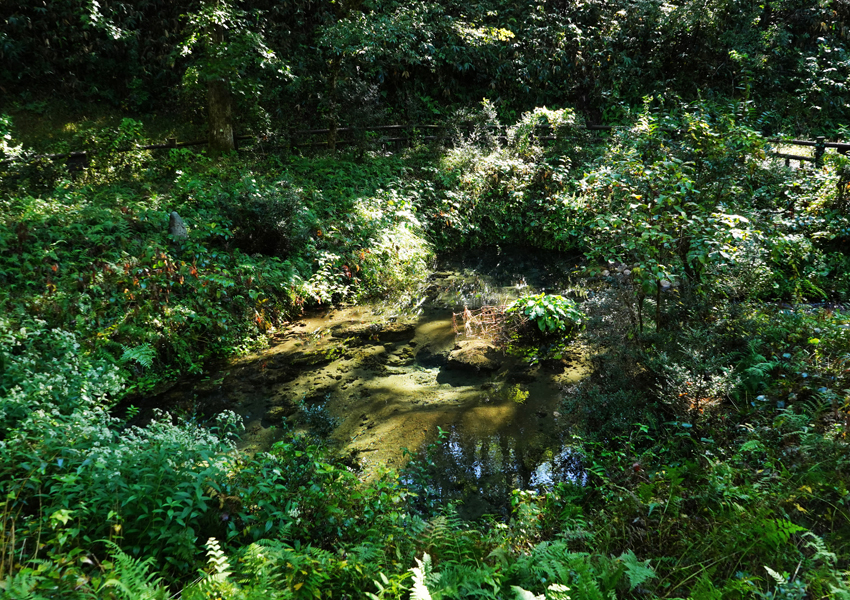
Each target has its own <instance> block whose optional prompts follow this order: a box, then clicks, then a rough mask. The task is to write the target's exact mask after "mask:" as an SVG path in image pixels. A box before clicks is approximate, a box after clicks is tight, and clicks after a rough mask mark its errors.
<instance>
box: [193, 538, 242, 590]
mask: <svg viewBox="0 0 850 600" xmlns="http://www.w3.org/2000/svg"><path fill="white" fill-rule="evenodd" d="M206 547H207V564H208V565H209V566H210V568H211V570H212V572H211V573H208V574H207V575H206V576H205V577H204V578H203V579H201V580H200V581H198V582H197V583H196V584H194V585H192V586H190V587H189V588H187V589H186V590H184V593H183V597H184V598H187V599H191V598H195V597H197V598H207V597H211V596H214V595H215V594H219V595H222V596H227V595H228V594H227V593H226V591H229V592H231V593H232V591H233V588H234V587H235V586H233V585H231V584H230V582H229V579H230V576H231V575H232V573H231V571H230V562H229V561H228V560H227V555H226V554H225V553H224V551H223V550H222V549H221V546H220V545H219V543H218V540H216V539H215V538H210V539H209V540H207V543H206Z"/></svg>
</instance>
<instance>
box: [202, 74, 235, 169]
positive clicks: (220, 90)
mask: <svg viewBox="0 0 850 600" xmlns="http://www.w3.org/2000/svg"><path fill="white" fill-rule="evenodd" d="M207 111H208V115H209V126H210V133H209V149H210V153H211V154H214V155H215V154H219V153H221V152H231V151H233V150H236V141H235V139H234V137H233V114H232V113H233V109H232V100H231V98H230V90H229V89H228V85H227V82H226V81H224V80H222V79H218V80H213V81H209V82H208V83H207Z"/></svg>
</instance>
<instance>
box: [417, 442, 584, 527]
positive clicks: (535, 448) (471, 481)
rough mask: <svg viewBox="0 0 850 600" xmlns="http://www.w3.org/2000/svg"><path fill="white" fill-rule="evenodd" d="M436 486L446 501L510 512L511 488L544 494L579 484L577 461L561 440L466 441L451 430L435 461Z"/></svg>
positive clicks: (435, 454) (437, 449)
mask: <svg viewBox="0 0 850 600" xmlns="http://www.w3.org/2000/svg"><path fill="white" fill-rule="evenodd" d="M433 462H434V469H435V473H434V480H433V481H434V484H435V486H436V487H437V489H438V490H439V496H440V497H441V498H442V500H443V501H444V502H448V501H452V500H460V501H461V502H464V503H466V502H469V501H470V500H473V499H475V500H476V502H481V501H484V502H486V503H487V504H489V505H490V507H492V512H499V513H501V514H503V515H507V514H509V513H510V497H511V492H512V491H513V490H515V489H544V488H546V487H548V486H550V485H552V484H553V483H556V482H558V481H579V482H580V481H582V477H581V476H580V475H579V473H580V465H579V464H578V460H577V459H576V457H575V456H574V454H572V453H571V452H570V449H569V448H568V447H567V448H565V447H564V446H563V445H562V444H560V443H559V440H551V439H545V438H542V437H540V436H536V437H533V436H528V435H526V433H525V432H524V431H522V430H520V431H518V432H513V431H512V432H499V433H496V434H494V435H490V436H486V437H482V438H477V439H465V438H464V437H463V436H461V435H460V434H459V433H458V431H457V430H455V429H453V430H452V431H451V433H450V434H449V437H448V439H447V440H446V441H445V442H444V443H443V444H441V445H440V446H439V447H437V448H436V450H435V452H434V456H433Z"/></svg>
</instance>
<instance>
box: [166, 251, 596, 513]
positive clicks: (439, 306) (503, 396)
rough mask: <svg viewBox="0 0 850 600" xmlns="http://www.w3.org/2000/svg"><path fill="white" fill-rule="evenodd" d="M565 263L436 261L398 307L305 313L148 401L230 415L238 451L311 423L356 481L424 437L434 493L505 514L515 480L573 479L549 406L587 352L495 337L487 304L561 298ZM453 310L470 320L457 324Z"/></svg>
mask: <svg viewBox="0 0 850 600" xmlns="http://www.w3.org/2000/svg"><path fill="white" fill-rule="evenodd" d="M574 268H575V261H574V259H573V258H571V257H569V256H566V255H560V254H546V255H544V254H542V253H540V252H538V251H534V252H528V251H523V250H518V249H510V250H504V249H492V250H489V249H488V250H487V251H486V252H478V253H476V254H471V253H467V254H464V255H456V256H448V257H444V258H443V259H441V260H440V261H439V262H438V264H437V265H436V268H435V270H434V272H433V273H432V274H431V275H430V277H429V278H428V280H427V281H426V282H424V283H423V285H422V286H421V289H419V290H418V291H417V293H416V294H414V297H413V299H412V300H411V301H408V302H406V303H405V305H406V306H400V305H399V304H394V303H390V302H387V303H383V304H373V305H364V306H352V307H329V308H328V309H326V310H323V311H317V312H313V313H311V314H309V315H307V316H304V317H303V318H301V319H299V320H297V321H295V322H293V323H291V324H290V325H289V326H288V327H287V328H286V329H285V330H283V331H281V332H279V333H278V334H277V335H275V337H274V339H273V340H272V343H271V345H270V347H269V348H268V349H266V350H264V351H262V352H259V353H256V354H252V355H249V356H243V357H239V358H237V359H233V360H230V361H227V362H226V363H225V364H223V365H222V366H221V367H220V368H219V369H217V370H215V371H214V372H213V374H212V375H210V376H209V377H208V378H206V379H205V380H204V381H200V382H198V381H194V382H192V381H184V382H181V383H180V384H178V385H176V386H175V387H173V388H172V389H170V390H169V391H168V392H166V393H164V394H162V395H161V396H160V397H158V398H155V399H152V402H153V405H155V406H166V407H168V406H171V407H173V406H183V407H184V408H187V407H188V409H189V410H195V411H196V412H200V413H203V414H207V415H208V414H210V413H214V412H217V411H222V410H233V411H234V412H236V413H237V414H240V415H241V416H242V417H243V419H244V422H245V426H246V433H245V436H244V438H243V440H242V442H241V447H242V448H243V449H245V450H248V451H258V450H262V449H265V448H268V447H270V445H271V444H272V443H274V441H275V440H276V439H277V438H278V437H279V436H280V435H281V433H282V431H283V430H284V429H287V428H288V429H291V428H296V429H302V430H305V431H306V430H312V432H313V433H314V434H317V435H321V436H324V437H328V438H330V439H331V440H332V441H333V442H334V443H335V444H336V445H337V447H339V448H340V449H341V450H342V451H343V452H344V453H346V454H348V455H350V456H351V457H352V458H353V459H354V460H355V461H356V462H357V463H358V464H359V465H360V466H361V468H362V469H363V473H364V477H366V478H369V477H371V476H373V475H374V474H375V473H376V472H377V471H378V470H379V469H380V468H381V467H382V466H384V465H385V466H388V467H391V468H395V469H399V468H401V467H403V466H404V464H405V462H406V461H407V459H408V458H409V454H407V453H406V452H405V450H408V451H409V452H410V453H413V454H416V453H417V452H421V451H422V450H423V449H425V448H426V447H427V446H428V445H429V444H431V445H432V448H431V453H430V460H431V461H432V463H433V465H434V468H433V472H434V479H433V481H432V485H433V486H434V487H435V488H436V489H437V490H438V493H439V495H440V497H441V498H442V499H444V500H446V501H448V500H457V501H459V503H460V508H459V512H460V513H461V514H462V515H463V516H465V517H468V518H475V517H477V516H480V515H482V514H485V513H505V512H506V511H507V510H508V504H509V499H510V493H511V490H513V489H527V488H542V487H545V486H547V485H550V484H551V483H552V482H554V481H558V480H564V479H573V480H575V479H576V478H577V477H580V475H578V474H577V473H579V471H578V469H577V466H576V465H575V461H574V460H573V457H572V456H571V454H570V450H569V446H568V445H566V444H565V442H564V439H565V436H566V435H567V433H568V432H566V431H565V429H566V426H565V424H564V420H563V418H561V415H560V414H559V412H558V407H559V404H560V402H561V400H562V397H563V395H564V389H565V388H567V387H569V386H571V385H573V384H575V383H576V382H577V381H579V380H580V379H582V378H584V377H586V376H587V375H588V374H589V361H588V360H587V356H586V352H585V351H584V350H583V348H582V347H581V346H580V345H579V344H577V343H572V344H567V345H563V344H562V345H561V347H559V348H558V352H557V353H556V354H553V353H550V354H549V355H546V354H545V353H544V354H540V352H539V348H525V349H522V348H517V347H515V346H513V345H511V344H505V342H504V339H502V341H501V342H499V340H496V339H494V336H495V334H497V333H498V327H497V326H496V324H493V323H489V322H488V321H487V318H486V317H487V316H488V314H490V313H491V312H492V311H491V310H490V309H489V308H488V307H504V306H505V305H506V304H509V303H510V302H511V301H513V300H514V299H516V298H518V297H519V296H520V295H523V294H527V293H538V292H540V291H546V292H547V293H565V292H566V291H567V289H568V288H569V286H570V277H571V273H572V272H573V269H574ZM482 308H483V310H482ZM464 310H467V311H468V312H467V324H469V321H470V319H469V317H470V316H472V317H473V319H472V321H473V323H472V324H476V322H475V321H476V319H475V317H478V321H477V324H478V325H480V327H467V328H465V327H464V318H463V313H464ZM506 349H507V350H508V351H506ZM190 405H191V406H190ZM284 425H285V426H286V427H284ZM441 432H443V433H441ZM435 442H438V443H435Z"/></svg>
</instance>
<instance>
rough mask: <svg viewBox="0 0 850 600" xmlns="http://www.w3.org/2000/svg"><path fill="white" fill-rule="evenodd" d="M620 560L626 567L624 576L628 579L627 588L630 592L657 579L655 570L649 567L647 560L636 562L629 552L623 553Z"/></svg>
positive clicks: (632, 554) (633, 554)
mask: <svg viewBox="0 0 850 600" xmlns="http://www.w3.org/2000/svg"><path fill="white" fill-rule="evenodd" d="M620 560H621V561H623V565H625V567H626V576H627V577H628V578H629V587H630V589H632V590H634V589H635V588H636V587H638V586H639V585H641V584H642V583H643V582H645V581H648V580H650V579H655V578H656V577H658V575H656V573H655V569H653V568H652V567H650V566H649V560H642V561H641V560H638V559H637V556H635V553H634V552H632V551H631V550H626V551H625V552H623V553H622V554H621V555H620Z"/></svg>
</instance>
